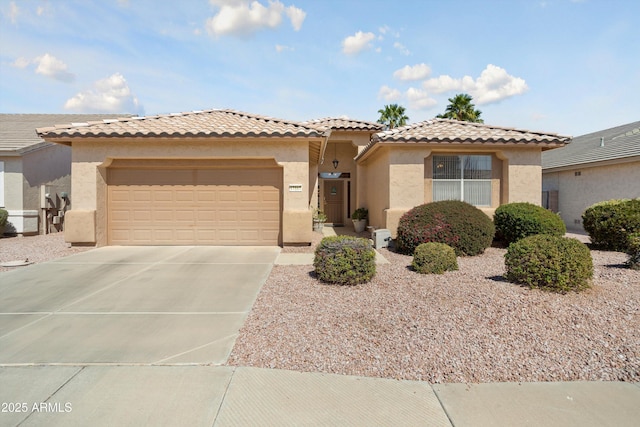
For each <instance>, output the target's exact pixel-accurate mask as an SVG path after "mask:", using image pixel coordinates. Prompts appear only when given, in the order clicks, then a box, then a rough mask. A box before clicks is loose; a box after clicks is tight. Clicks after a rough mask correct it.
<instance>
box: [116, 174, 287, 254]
mask: <svg viewBox="0 0 640 427" xmlns="http://www.w3.org/2000/svg"><path fill="white" fill-rule="evenodd" d="M281 183H282V173H281V169H279V168H237V169H227V168H197V169H189V168H113V169H111V168H110V169H109V172H108V189H107V193H108V194H107V206H108V211H107V216H108V217H107V223H108V232H107V233H108V244H110V245H278V244H280V229H281V226H280V222H281V221H280V212H281V208H280V197H281V196H280V194H281V187H282V185H281Z"/></svg>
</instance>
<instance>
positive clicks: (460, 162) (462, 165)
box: [431, 154, 493, 208]
mask: <svg viewBox="0 0 640 427" xmlns="http://www.w3.org/2000/svg"><path fill="white" fill-rule="evenodd" d="M472 157H482V158H484V159H485V160H483V161H486V160H488V164H489V168H488V169H480V170H479V171H480V172H481V173H482V172H485V173H486V175H487V176H488V177H487V178H473V177H471V178H465V174H469V172H472V171H473V169H467V165H468V164H469V162H468V160H469V159H470V158H472ZM438 158H450V159H451V158H457V170H456V172H457V173H458V174H459V175H458V177H456V178H437V177H436V169H437V167H438V165H437V163H438V162H439V161H444V159H442V160H439V159H438ZM444 173H445V174H447V172H446V171H445V172H444ZM449 173H450V172H449ZM492 174H493V156H492V155H491V154H433V155H432V172H431V198H432V201H434V202H435V201H441V200H460V201H463V202H464V201H467V200H465V182H470V181H472V182H476V183H479V182H484V183H487V185H488V186H489V189H488V190H489V191H488V203H487V204H484V203H483V204H473V203H471V202H468V201H467V202H468V203H471V204H473V206H476V207H478V208H490V207H491V206H492V203H493V194H492V184H491V182H492ZM439 182H455V183H460V187H459V190H458V191H459V197H458V198H457V199H436V184H437V183H439Z"/></svg>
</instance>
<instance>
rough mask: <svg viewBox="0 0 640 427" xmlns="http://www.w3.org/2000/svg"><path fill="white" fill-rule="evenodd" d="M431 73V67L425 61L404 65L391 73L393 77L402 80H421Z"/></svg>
mask: <svg viewBox="0 0 640 427" xmlns="http://www.w3.org/2000/svg"><path fill="white" fill-rule="evenodd" d="M430 74H431V68H429V66H428V65H427V64H425V63H422V64H416V65H414V66H410V65H405V66H404V67H402V68H400V69H399V70H396V71H395V72H394V73H393V77H395V78H396V79H398V80H402V81H409V80H422V79H426V78H427V77H429V75H430Z"/></svg>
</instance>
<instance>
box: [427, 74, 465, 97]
mask: <svg viewBox="0 0 640 427" xmlns="http://www.w3.org/2000/svg"><path fill="white" fill-rule="evenodd" d="M469 80H470V81H469ZM474 84H475V83H474V82H473V79H472V78H471V77H469V76H465V77H463V78H462V79H454V78H453V77H451V76H448V75H446V74H444V75H441V76H438V77H434V78H431V79H429V80H427V81H425V82H424V83H422V87H423V88H425V89H427V90H428V91H430V92H433V93H443V92H449V91H452V90H469V88H470V87H471V86H473V85H474Z"/></svg>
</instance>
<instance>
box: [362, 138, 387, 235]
mask: <svg viewBox="0 0 640 427" xmlns="http://www.w3.org/2000/svg"><path fill="white" fill-rule="evenodd" d="M359 173H360V175H359V176H360V184H361V185H360V186H359V187H358V189H359V193H360V200H359V202H358V204H359V205H361V206H363V207H366V208H367V209H368V210H369V225H371V226H374V227H376V228H385V227H386V224H387V221H386V211H387V209H389V203H390V201H389V150H388V149H387V148H386V147H383V148H382V150H380V151H379V152H378V153H376V156H375V157H372V158H369V159H367V161H366V163H364V164H361V165H360V170H359Z"/></svg>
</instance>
